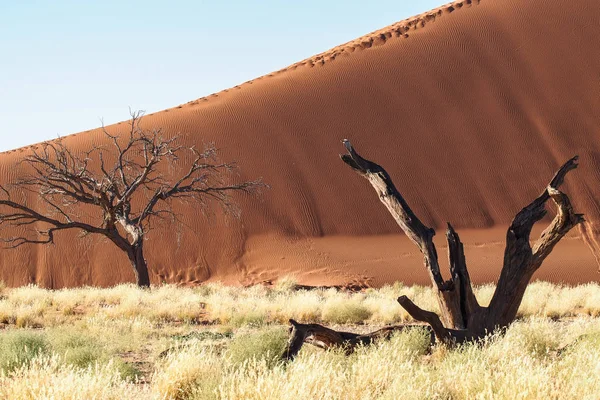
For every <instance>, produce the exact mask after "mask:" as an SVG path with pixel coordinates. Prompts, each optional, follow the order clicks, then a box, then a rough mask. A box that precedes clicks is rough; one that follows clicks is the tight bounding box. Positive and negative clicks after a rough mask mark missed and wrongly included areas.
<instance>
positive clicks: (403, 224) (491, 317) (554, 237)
mask: <svg viewBox="0 0 600 400" xmlns="http://www.w3.org/2000/svg"><path fill="white" fill-rule="evenodd" d="M343 143H344V146H345V147H346V150H347V154H344V155H341V156H340V157H341V159H342V161H344V162H345V163H346V164H347V165H348V166H350V167H351V168H352V169H353V170H354V171H356V172H357V173H358V174H359V175H361V176H362V177H364V178H365V179H367V180H368V181H369V183H370V184H371V186H373V188H374V189H375V192H376V193H377V195H378V196H379V199H380V200H381V202H382V203H383V204H384V205H385V206H386V208H387V209H388V211H389V212H390V214H391V215H392V217H393V218H394V219H395V220H396V222H397V223H398V225H399V226H400V228H401V229H402V230H403V231H404V233H406V235H407V236H408V237H409V239H410V240H411V241H412V242H413V243H414V244H415V245H416V246H417V247H418V248H419V250H420V251H421V253H422V254H423V259H424V260H423V261H424V264H425V267H426V269H427V271H428V273H429V277H430V279H431V283H432V284H433V287H434V288H435V289H436V293H437V298H438V303H439V308H440V311H441V315H440V316H438V315H437V314H436V313H433V312H431V311H426V310H423V309H421V308H420V307H419V306H417V305H416V304H414V303H413V302H412V301H411V300H410V299H409V298H408V297H406V296H401V297H399V298H398V303H400V305H401V306H402V307H403V308H404V309H405V310H406V311H407V312H408V314H409V315H410V316H411V317H412V318H413V319H415V320H416V321H419V322H424V323H427V324H428V325H429V326H430V327H431V330H432V331H433V333H434V334H435V337H436V339H437V340H439V341H441V342H443V343H446V344H450V345H452V344H456V343H462V342H465V341H475V340H479V339H481V338H483V337H485V336H486V335H487V334H489V333H491V332H493V331H495V330H497V329H504V328H506V327H507V326H508V325H509V324H510V323H511V322H512V321H514V319H515V317H516V315H517V310H518V309H519V306H520V304H521V301H522V300H523V295H524V294H525V289H526V288H527V285H528V284H529V282H530V280H531V277H532V276H533V274H534V273H535V271H537V270H538V269H539V268H540V266H541V265H542V262H543V261H544V259H545V258H546V257H547V256H548V255H549V254H550V253H551V252H552V250H553V249H554V246H556V244H557V243H558V242H559V241H560V240H561V239H562V238H563V237H564V236H565V235H566V234H567V233H568V232H569V231H570V230H571V229H572V228H574V227H575V226H576V225H577V224H579V223H581V222H582V221H583V220H584V219H583V215H582V214H576V213H575V212H574V211H573V207H572V206H571V202H570V200H569V198H568V196H567V195H566V194H565V193H563V192H561V191H560V190H559V187H560V186H561V184H562V183H563V181H564V179H565V176H566V175H567V173H568V172H569V171H571V170H573V169H575V168H577V165H578V164H577V160H578V157H577V156H575V157H573V158H571V159H570V160H568V161H567V162H566V163H565V164H564V165H563V166H562V167H560V168H559V169H558V171H557V172H556V174H555V175H554V177H553V178H552V180H551V181H550V183H549V184H548V186H547V187H546V188H545V189H544V190H543V192H542V194H540V195H539V196H538V197H537V198H536V199H535V200H533V201H532V202H531V203H530V204H529V205H527V206H526V207H524V208H523V209H522V210H521V211H519V212H518V213H517V215H516V216H515V218H514V219H513V221H512V223H511V225H510V227H509V228H508V231H507V233H506V249H505V251H504V262H503V266H502V271H501V273H500V278H499V280H498V284H497V286H496V289H495V292H494V295H493V297H492V299H491V301H490V304H489V305H488V306H487V307H483V306H481V305H480V304H479V303H478V301H477V298H476V297H475V294H474V293H473V288H472V286H471V279H470V278H469V272H468V270H467V265H466V261H465V254H464V249H463V244H462V242H461V241H460V237H459V236H458V233H457V232H456V231H455V230H454V229H453V228H452V225H450V224H449V223H448V227H447V230H446V239H447V241H448V257H449V264H450V279H448V280H444V279H443V277H442V274H441V273H440V265H439V261H438V254H437V251H436V248H435V245H434V243H433V236H434V235H435V231H434V230H433V229H432V228H430V227H427V226H426V225H424V224H423V223H422V222H421V220H420V219H419V218H418V217H417V216H416V215H415V214H414V213H413V211H412V209H411V208H410V207H409V205H408V203H407V202H406V200H404V198H403V197H402V195H401V194H400V192H398V190H397V189H396V187H395V186H394V183H393V182H392V179H391V177H390V175H389V174H388V173H387V172H386V171H385V169H383V167H381V166H380V165H378V164H376V163H374V162H372V161H369V160H367V159H364V158H362V157H361V156H360V155H359V154H358V153H357V152H356V150H354V148H353V147H352V145H351V144H350V142H349V141H348V140H344V141H343ZM549 200H552V201H553V202H554V203H555V204H556V208H557V212H556V216H555V217H554V219H553V220H552V222H551V223H550V225H549V226H548V227H547V228H546V229H545V230H544V231H543V232H542V234H541V236H540V237H539V238H538V239H537V241H536V242H535V243H534V244H533V246H531V244H530V235H531V230H532V228H533V225H534V224H535V223H536V222H538V221H540V220H541V219H542V218H543V217H544V216H545V215H546V209H545V205H546V203H547V202H548V201H549ZM290 323H291V324H292V330H291V336H290V342H289V344H288V348H287V349H286V352H285V353H284V355H283V357H284V358H287V359H290V358H293V356H294V355H295V354H297V352H298V351H299V349H300V347H301V346H302V343H304V342H305V341H306V342H311V343H313V344H316V345H318V346H319V347H322V348H329V347H331V346H340V345H342V346H348V348H349V349H352V348H353V347H354V346H355V345H356V344H357V343H359V342H360V343H364V344H369V343H371V342H372V341H373V340H374V339H376V338H379V337H382V336H385V335H389V331H384V332H382V333H378V332H380V331H377V332H373V333H372V334H369V335H363V336H360V335H357V334H352V333H348V332H337V331H334V330H331V329H329V328H326V327H324V326H321V325H317V324H309V325H304V324H298V323H297V322H295V321H293V320H290ZM384 329H392V331H393V330H395V329H404V326H399V327H390V328H384Z"/></svg>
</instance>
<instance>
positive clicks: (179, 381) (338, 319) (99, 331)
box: [0, 281, 600, 400]
mask: <svg viewBox="0 0 600 400" xmlns="http://www.w3.org/2000/svg"><path fill="white" fill-rule="evenodd" d="M293 286H294V285H293V282H290V281H287V282H285V283H283V284H280V285H277V286H276V287H274V288H265V287H252V288H246V289H242V288H232V287H224V286H219V285H207V286H201V287H197V288H178V287H175V286H162V287H156V288H153V289H152V290H148V291H145V290H139V289H138V288H136V287H133V286H129V285H121V286H117V287H114V288H109V289H98V288H82V289H68V290H59V291H48V290H43V289H39V288H36V287H23V288H16V289H6V288H1V289H0V295H1V297H0V326H1V327H2V328H3V329H1V330H0V399H15V400H19V399H81V398H94V399H125V398H126V399H288V398H290V399H291V398H297V397H300V396H302V397H303V398H311V399H396V398H403V399H537V398H544V399H546V398H550V399H593V398H597V394H598V393H600V381H598V380H597V379H596V378H597V376H598V374H599V373H600V357H598V356H597V354H598V353H599V352H600V318H598V314H599V310H600V286H598V285H596V284H588V285H582V286H577V287H566V286H559V285H553V284H548V283H543V282H536V283H534V284H532V285H531V286H530V287H529V289H528V291H527V294H526V296H525V299H524V302H523V305H522V307H521V309H520V311H519V317H520V319H519V320H518V321H517V322H516V323H515V324H513V325H512V326H511V327H510V328H509V329H508V330H507V332H506V333H505V334H504V335H501V336H500V335H496V336H491V337H489V338H488V340H487V341H486V342H485V343H483V344H480V345H466V346H463V347H460V348H457V349H447V348H445V347H435V348H434V349H433V350H432V351H431V352H430V353H429V352H427V338H426V337H425V336H424V335H423V334H422V333H421V332H419V331H411V332H405V333H402V334H399V335H397V336H395V337H394V338H393V339H392V340H391V341H389V342H382V343H379V344H377V345H375V346H371V347H365V348H361V349H359V350H358V351H357V352H356V353H355V354H353V355H351V356H349V357H346V356H345V355H343V354H342V353H341V352H337V351H330V352H323V351H321V350H318V349H315V348H312V347H310V346H306V347H305V348H304V349H303V350H302V351H301V353H300V355H299V357H298V358H297V359H296V360H295V361H294V362H292V363H290V364H288V365H283V364H281V363H279V362H278V361H277V360H276V358H277V355H279V354H280V352H281V348H282V346H283V345H284V344H285V337H286V327H285V326H284V325H283V323H284V322H285V321H287V319H289V318H295V319H298V320H301V321H315V322H321V323H326V324H345V326H344V328H345V329H349V330H353V329H354V330H357V331H358V330H361V331H364V330H370V329H375V328H376V327H378V326H381V325H385V324H390V323H398V322H403V321H408V320H409V319H408V316H407V315H406V314H405V313H404V312H403V311H402V310H401V308H400V306H399V305H398V304H397V303H396V302H395V298H396V297H398V296H399V295H400V294H408V295H409V296H410V297H411V298H412V299H413V300H415V302H416V303H417V304H419V305H421V306H422V307H424V308H427V309H432V310H435V309H436V308H437V306H436V301H435V297H434V295H433V292H432V291H431V289H429V288H423V287H404V286H402V285H401V284H395V285H392V286H387V287H384V288H381V289H369V290H367V291H366V292H363V293H345V292H339V291H336V290H333V289H328V290H313V291H294V290H293ZM492 290H493V288H492V287H490V286H484V287H480V288H477V292H478V297H479V298H480V299H486V298H487V299H489V297H490V296H491V293H492ZM484 301H485V300H484ZM353 324H354V325H353ZM355 324H358V325H355ZM165 349H171V351H169V352H167V353H166V356H165V355H164V354H163V355H161V353H162V352H163V351H164V350H165Z"/></svg>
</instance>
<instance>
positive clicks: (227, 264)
mask: <svg viewBox="0 0 600 400" xmlns="http://www.w3.org/2000/svg"><path fill="white" fill-rule="evenodd" d="M599 38H600V7H598V3H597V0H572V1H569V2H562V1H547V0H483V1H481V2H479V1H462V2H459V3H453V4H452V5H446V6H444V7H441V8H440V9H437V10H434V11H432V12H429V13H425V14H423V15H420V16H418V17H415V18H413V19H410V20H405V21H401V22H398V23H396V24H394V25H392V26H389V27H387V28H384V29H382V30H380V31H377V32H374V33H371V34H369V35H366V36H364V37H362V38H359V39H357V40H355V41H352V42H349V43H347V44H345V45H342V46H339V47H337V48H334V49H332V50H330V51H328V52H325V53H323V54H320V55H317V56H315V57H312V58H310V59H308V60H305V61H302V62H299V63H297V64H294V65H292V66H290V67H288V68H286V69H284V70H281V71H277V72H274V73H272V74H269V75H268V76H265V77H261V78H258V79H255V80H253V81H251V82H246V83H244V84H242V85H240V86H236V87H234V88H232V89H229V90H225V91H222V92H220V93H217V94H213V95H211V96H208V97H205V98H201V99H198V100H195V101H192V102H190V103H187V104H184V105H181V106H178V107H175V108H172V109H168V110H165V111H162V112H158V113H155V114H152V115H149V116H147V117H146V118H145V119H144V126H145V127H146V128H157V127H160V128H162V129H163V130H164V131H165V132H167V133H169V134H179V135H180V136H181V137H182V138H183V140H184V141H185V143H187V144H196V145H201V144H202V143H206V142H211V141H214V142H215V143H216V144H217V146H218V147H220V148H221V149H222V152H221V155H222V158H223V159H225V160H237V161H238V163H239V165H240V167H241V178H242V179H253V178H256V177H259V176H262V177H263V179H264V181H265V182H267V183H268V184H270V185H271V187H272V189H271V190H269V191H267V192H265V193H264V194H263V196H261V197H260V198H259V199H256V198H239V203H240V205H241V208H242V210H243V214H242V218H241V220H240V221H235V220H232V221H229V222H227V223H224V222H223V220H222V219H221V218H220V217H218V218H216V219H214V220H212V221H207V220H206V219H205V218H204V217H202V215H201V214H199V213H198V212H196V211H195V210H188V211H186V214H185V220H186V222H187V223H188V224H189V225H190V226H191V227H192V230H193V231H191V230H187V229H184V230H182V231H181V232H180V233H177V232H175V231H174V230H173V228H172V227H164V228H162V229H160V230H157V231H153V232H152V233H151V234H150V235H149V237H148V242H147V243H148V245H147V250H148V252H147V258H148V261H149V263H150V266H151V270H152V272H151V273H152V280H153V282H155V283H159V282H161V281H167V282H182V283H188V282H202V281H206V280H222V281H225V282H227V283H234V284H237V283H241V284H250V283H253V282H260V281H264V280H269V279H275V278H277V277H278V276H281V275H284V274H294V275H296V276H297V277H298V279H299V280H300V282H302V283H306V284H342V283H346V282H357V283H366V284H369V285H375V286H377V285H381V284H383V283H386V282H390V281H394V280H402V281H405V282H406V283H428V278H427V274H426V272H425V270H424V267H423V266H422V264H421V257H420V255H419V254H418V252H417V249H416V247H415V246H414V245H412V244H411V243H409V242H408V239H407V238H406V237H405V236H404V235H402V234H401V233H400V230H399V228H398V227H397V226H396V224H395V222H394V221H393V219H392V218H391V217H390V216H389V215H388V213H387V211H386V210H385V208H384V207H383V206H382V205H381V204H380V203H379V201H378V199H377V197H376V195H375V194H374V191H373V190H372V188H371V187H370V186H369V184H368V183H367V182H366V181H365V180H364V179H362V178H360V177H359V176H357V175H356V174H354V173H353V172H352V171H351V170H350V169H349V168H348V167H347V166H345V165H344V164H343V163H342V162H341V161H340V160H339V159H338V153H340V152H342V151H343V146H342V145H341V142H340V140H341V139H343V138H349V139H350V140H351V141H352V142H353V144H354V145H355V147H356V148H357V149H358V151H359V152H361V154H363V155H364V156H366V157H369V158H371V159H373V160H375V161H377V162H378V163H380V164H382V165H383V166H384V167H385V168H386V169H387V170H388V171H389V172H390V174H391V175H392V177H393V178H394V180H395V183H396V185H397V187H398V188H399V190H400V191H401V192H402V193H403V194H404V195H405V197H406V199H407V200H408V201H409V203H410V204H411V205H412V206H413V208H414V210H415V212H416V213H417V214H418V215H419V216H421V218H422V219H423V220H424V222H425V223H427V224H431V225H433V226H435V227H438V228H440V227H443V226H444V223H445V222H446V221H450V222H452V223H453V224H454V226H455V227H456V228H457V229H458V230H459V233H461V235H462V238H463V240H464V242H465V247H466V256H467V262H468V265H469V267H470V270H471V274H472V276H473V279H474V281H476V282H486V281H493V280H495V279H496V277H497V274H498V271H499V268H500V266H501V261H502V252H503V246H504V236H505V229H506V226H507V225H508V224H509V223H510V221H511V219H512V217H513V216H514V214H515V213H516V212H517V211H518V210H519V209H520V208H521V207H523V206H524V205H525V204H527V203H528V202H529V201H530V200H531V199H533V198H534V197H535V196H537V195H538V194H539V193H540V192H541V190H542V189H543V188H544V186H545V185H546V184H547V183H548V181H549V179H550V178H551V176H552V175H553V173H554V172H555V169H556V168H557V167H558V166H559V165H560V164H561V163H562V162H564V161H565V160H567V159H568V158H570V157H571V156H573V155H574V154H579V155H580V156H581V159H580V168H579V169H578V170H576V171H574V172H572V173H571V174H570V175H569V177H568V178H567V184H566V185H565V190H566V192H567V193H569V194H570V196H571V199H572V201H573V202H574V204H575V207H576V209H577V211H578V212H583V213H585V214H586V217H587V220H588V223H589V225H588V226H587V227H588V230H589V231H590V232H591V237H592V238H596V237H597V232H598V231H600V225H599V222H600V39H599ZM205 78H207V77H204V78H203V77H198V79H205ZM208 78H209V77H208ZM124 128H125V124H124V123H121V124H116V125H113V126H110V127H108V129H109V130H110V131H111V132H119V131H122V130H123V129H124ZM102 141H103V139H102V136H101V133H100V131H98V130H92V131H87V132H82V133H79V134H76V135H72V136H69V137H68V138H66V139H65V142H66V143H67V144H68V145H71V146H73V147H74V148H78V149H86V148H87V147H88V146H89V145H90V143H100V142H102ZM28 151H30V150H29V149H27V148H26V149H20V150H16V151H12V152H8V153H4V154H2V155H0V177H1V178H0V182H2V183H5V182H8V181H11V180H13V179H14V178H15V177H16V176H17V175H18V174H19V173H20V168H19V167H18V166H16V163H17V161H18V160H19V159H21V158H22V157H23V156H24V155H26V154H27V152H28ZM31 201H32V202H34V201H35V199H34V198H33V197H32V198H31ZM542 225H543V224H542ZM76 236H77V234H76V233H72V234H65V233H63V234H61V235H59V237H58V238H57V240H56V244H55V245H53V246H36V245H31V246H25V247H21V248H20V249H18V250H0V279H1V280H3V281H4V282H6V283H7V284H8V285H22V284H26V283H30V282H35V283H38V284H40V285H43V286H47V287H64V286H74V285H112V284H115V283H119V282H123V281H132V280H133V273H132V271H131V268H130V266H129V264H128V261H127V258H126V256H125V255H124V254H121V253H119V251H118V250H117V249H116V248H115V247H114V246H113V245H112V244H110V243H108V242H107V241H106V240H104V239H103V238H100V237H93V236H90V237H87V238H84V239H80V238H77V237H76ZM438 236H439V237H438V239H439V245H438V246H439V247H440V248H439V250H440V252H443V251H444V249H443V241H442V240H441V239H442V238H443V235H442V234H439V235H438ZM580 236H581V232H575V233H574V234H572V235H570V236H569V237H568V238H566V239H565V240H564V241H563V242H561V243H560V244H559V246H557V248H556V250H555V251H554V253H552V255H550V257H549V258H548V259H547V261H546V263H545V265H543V266H542V268H541V270H540V272H539V273H538V274H537V275H536V276H537V277H538V278H542V279H550V280H553V281H565V282H569V283H576V282H587V281H596V280H597V279H598V275H597V272H596V269H597V266H596V263H595V261H594V257H593V253H592V252H591V251H590V248H588V246H587V245H586V244H585V243H584V241H583V240H582V238H581V237H580ZM594 240H595V239H594Z"/></svg>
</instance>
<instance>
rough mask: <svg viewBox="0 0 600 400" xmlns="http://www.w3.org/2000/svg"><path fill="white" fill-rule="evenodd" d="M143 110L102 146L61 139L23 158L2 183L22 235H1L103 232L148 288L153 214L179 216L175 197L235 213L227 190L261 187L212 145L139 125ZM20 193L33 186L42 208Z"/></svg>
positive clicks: (9, 220) (26, 238) (31, 239)
mask: <svg viewBox="0 0 600 400" xmlns="http://www.w3.org/2000/svg"><path fill="white" fill-rule="evenodd" d="M142 116H143V113H142V112H135V113H132V114H131V117H132V118H131V121H130V122H129V128H128V133H127V134H125V135H122V136H117V135H114V134H111V133H109V132H108V131H107V130H106V129H105V128H103V133H104V135H105V137H106V138H107V139H108V142H109V143H110V144H109V145H108V146H107V147H102V146H96V145H93V146H91V148H90V149H89V150H87V151H85V152H75V151H73V150H71V149H70V148H68V147H67V146H66V145H65V144H64V142H63V141H62V140H61V139H58V140H56V141H53V142H47V143H43V144H42V145H40V147H38V149H36V150H33V152H32V154H31V155H29V156H27V157H25V158H24V159H23V161H22V163H23V164H24V167H25V169H26V171H27V175H26V176H24V177H22V178H20V179H18V180H17V181H16V182H14V183H13V184H11V185H10V186H5V187H4V186H0V190H1V193H0V194H2V195H3V196H2V197H0V224H4V225H11V226H13V228H14V229H16V230H18V231H20V234H21V236H14V237H8V238H4V239H2V240H3V241H4V242H5V243H7V244H8V245H9V247H12V248H16V247H19V246H22V245H24V244H30V243H33V244H50V243H54V239H55V234H56V233H57V232H60V231H65V230H72V229H75V230H79V231H81V232H83V233H85V234H92V233H93V234H100V235H104V236H105V237H107V238H108V239H109V240H110V241H111V242H113V243H114V244H115V245H116V246H117V247H118V248H119V249H120V250H122V251H123V252H124V253H126V254H127V257H128V259H129V261H130V263H131V266H132V267H133V271H134V273H135V277H136V281H137V284H138V285H139V286H141V287H149V286H150V276H149V272H148V265H147V262H146V259H145V258H144V238H145V236H146V234H147V233H148V232H149V231H150V229H151V227H152V221H153V220H155V219H169V220H171V221H172V222H175V223H177V222H178V219H177V214H176V213H175V212H174V211H173V207H172V206H173V204H174V203H175V202H179V203H189V202H190V201H193V202H194V203H195V204H196V205H200V206H201V207H202V209H203V210H206V209H208V208H207V207H208V206H209V205H210V203H218V204H219V205H221V206H223V207H224V209H225V210H226V211H231V212H234V213H235V212H237V209H236V208H235V204H234V202H233V201H232V198H231V194H232V193H234V192H244V193H249V192H252V191H254V190H256V189H258V188H260V187H262V186H264V185H263V184H262V182H261V181H260V180H255V181H245V182H231V179H229V177H230V175H231V172H232V171H233V170H234V168H235V165H234V164H233V163H225V162H221V161H219V159H218V157H217V150H216V148H215V146H214V145H208V146H206V147H205V148H204V150H202V151H199V150H197V149H195V148H193V147H192V148H186V147H183V146H182V145H180V144H178V143H179V142H178V138H177V137H171V138H168V137H166V136H164V135H163V134H162V132H161V131H160V130H151V131H148V130H144V129H142V127H141V125H140V123H141V120H142ZM186 160H187V161H186ZM177 171H178V172H177ZM23 192H33V193H34V194H35V195H36V196H37V198H38V199H39V201H40V203H41V204H42V206H43V207H39V206H37V207H35V206H32V205H29V204H27V201H26V199H25V197H24V196H21V194H22V193H23Z"/></svg>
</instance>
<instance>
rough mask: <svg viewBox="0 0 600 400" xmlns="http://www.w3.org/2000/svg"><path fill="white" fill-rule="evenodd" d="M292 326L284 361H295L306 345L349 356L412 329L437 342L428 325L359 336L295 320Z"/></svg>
mask: <svg viewBox="0 0 600 400" xmlns="http://www.w3.org/2000/svg"><path fill="white" fill-rule="evenodd" d="M290 324H291V325H292V326H291V328H290V338H289V340H288V344H287V346H286V349H285V351H284V353H283V355H282V356H281V358H282V359H283V360H293V359H294V358H295V357H296V355H297V354H298V352H299V351H300V349H301V348H302V345H303V344H304V343H310V344H312V345H314V346H317V347H319V348H322V349H325V350H326V349H329V348H332V347H341V348H343V349H344V350H345V351H346V353H348V354H349V353H351V352H353V351H354V349H355V348H356V346H358V345H359V344H361V345H370V344H372V343H373V342H375V341H376V340H380V339H383V340H387V339H389V338H390V337H391V336H392V334H393V333H394V332H398V331H402V330H405V329H410V328H419V329H426V330H428V331H429V332H430V343H431V344H433V343H434V341H435V336H434V335H433V331H432V330H431V328H429V327H428V326H427V325H396V326H388V327H385V328H382V329H379V330H377V331H375V332H371V333H368V334H365V335H359V334H358V333H352V332H341V331H335V330H333V329H329V328H327V327H325V326H323V325H319V324H300V323H298V322H296V321H295V320H293V319H290Z"/></svg>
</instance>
